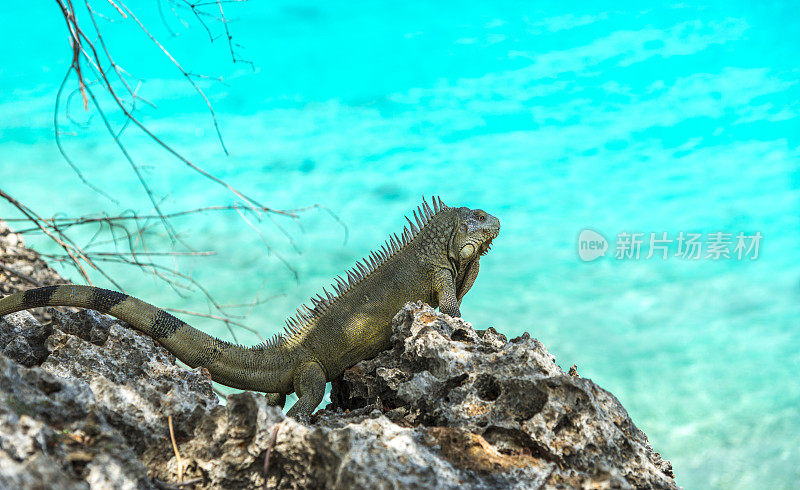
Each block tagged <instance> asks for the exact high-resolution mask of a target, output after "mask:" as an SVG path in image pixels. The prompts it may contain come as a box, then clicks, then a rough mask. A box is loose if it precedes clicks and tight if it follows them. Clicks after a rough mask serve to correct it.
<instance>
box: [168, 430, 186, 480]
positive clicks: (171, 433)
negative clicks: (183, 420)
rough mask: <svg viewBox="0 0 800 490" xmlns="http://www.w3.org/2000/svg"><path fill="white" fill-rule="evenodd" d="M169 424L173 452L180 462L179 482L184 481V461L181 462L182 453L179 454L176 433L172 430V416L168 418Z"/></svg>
mask: <svg viewBox="0 0 800 490" xmlns="http://www.w3.org/2000/svg"><path fill="white" fill-rule="evenodd" d="M167 422H168V423H169V438H170V439H171V440H172V450H173V451H175V459H176V460H177V461H178V482H182V481H183V461H181V453H179V452H178V444H176V443H175V431H174V430H173V429H172V415H168V416H167Z"/></svg>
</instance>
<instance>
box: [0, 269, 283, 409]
mask: <svg viewBox="0 0 800 490" xmlns="http://www.w3.org/2000/svg"><path fill="white" fill-rule="evenodd" d="M40 306H76V307H79V308H90V309H92V310H97V311H99V312H101V313H107V314H109V315H111V316H113V317H116V318H119V319H120V320H122V321H124V322H127V323H128V324H130V325H131V326H132V327H133V328H135V329H136V330H138V331H140V332H142V333H144V334H147V335H148V336H150V337H152V338H153V339H155V340H156V341H158V343H159V344H161V345H162V346H164V348H166V349H167V350H168V351H170V352H171V353H172V354H173V355H174V356H175V357H177V358H178V359H180V360H181V361H183V362H184V363H186V364H187V365H189V366H190V367H193V368H194V367H197V366H202V367H205V368H207V369H208V370H209V372H210V373H211V379H213V380H214V381H217V382H219V383H222V384H224V385H227V386H231V387H233V388H239V389H244V390H255V391H263V392H278V393H286V392H291V380H290V377H291V375H290V373H291V364H292V363H291V362H290V361H291V358H292V357H293V356H291V355H290V352H289V351H288V350H287V349H285V348H282V346H277V347H273V348H271V349H263V348H247V347H243V346H240V345H235V344H231V343H229V342H225V341H223V340H220V339H217V338H216V337H212V336H211V335H208V334H205V333H203V332H201V331H200V330H197V329H196V328H194V327H192V326H190V325H189V324H187V323H186V322H184V321H182V320H180V319H178V318H176V317H174V316H172V315H170V314H169V313H167V312H166V311H164V310H162V309H160V308H156V307H155V306H153V305H151V304H149V303H146V302H144V301H142V300H139V299H136V298H134V297H133V296H128V295H127V294H124V293H120V292H117V291H110V290H108V289H101V288H96V287H92V286H76V285H63V286H46V287H42V288H36V289H29V290H27V291H22V292H19V293H15V294H12V295H10V296H7V297H5V298H2V299H0V317H2V316H3V315H7V314H9V313H13V312H16V311H21V310H27V309H28V308H35V307H40ZM287 385H288V386H287ZM287 389H288V391H287Z"/></svg>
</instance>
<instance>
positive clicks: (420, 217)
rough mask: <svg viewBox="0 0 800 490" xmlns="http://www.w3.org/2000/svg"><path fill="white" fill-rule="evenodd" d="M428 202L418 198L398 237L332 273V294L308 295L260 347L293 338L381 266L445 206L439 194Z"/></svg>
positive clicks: (392, 236) (274, 344)
mask: <svg viewBox="0 0 800 490" xmlns="http://www.w3.org/2000/svg"><path fill="white" fill-rule="evenodd" d="M431 202H432V205H429V204H428V202H427V201H426V200H425V198H424V197H423V198H422V204H420V205H419V206H418V207H417V209H416V210H414V211H413V212H412V214H413V216H414V221H411V219H409V218H408V216H406V221H408V226H405V227H403V231H402V232H401V233H400V235H399V236H398V235H397V234H396V233H395V234H392V235H389V239H388V240H386V242H385V243H384V244H383V245H382V246H381V248H380V250H373V251H372V252H370V253H369V255H368V256H367V257H365V258H363V259H361V260H360V261H356V265H355V266H354V267H353V268H352V269H350V270H348V271H347V272H346V274H345V275H346V277H344V278H343V277H340V276H336V279H335V282H334V283H333V284H331V287H332V288H333V293H330V292H328V290H327V289H325V288H322V292H323V293H324V295H323V294H317V295H316V296H314V297H312V298H311V305H312V306H311V307H308V306H306V305H301V306H300V308H298V309H297V314H295V315H294V316H292V317H289V318H288V319H287V320H286V327H284V330H285V332H284V333H283V334H282V335H275V336H274V337H272V338H271V339H269V340H267V341H266V342H265V343H264V344H263V347H266V348H269V347H274V346H276V345H279V344H282V343H284V342H291V341H292V340H293V338H295V337H298V336H299V335H300V334H302V333H303V332H304V331H305V330H306V329H307V328H308V327H309V326H310V325H311V323H312V321H313V320H314V319H315V318H316V317H317V316H318V315H319V314H321V313H322V312H324V311H325V310H327V309H328V308H330V306H331V305H332V304H333V303H335V302H336V300H337V299H339V298H340V297H341V296H342V295H344V294H345V293H346V292H347V291H349V290H350V288H352V287H353V286H355V285H356V284H357V283H358V282H359V281H361V280H362V279H364V278H365V277H367V276H368V275H370V274H371V273H372V272H373V271H375V270H376V269H378V268H379V267H380V266H381V265H383V264H384V263H385V262H386V261H387V260H389V258H390V257H392V256H393V255H394V254H396V253H397V252H399V251H400V250H402V248H403V247H405V246H406V245H407V244H408V243H409V242H411V240H413V239H414V238H415V237H416V236H417V235H418V234H419V233H420V231H422V228H424V227H425V225H426V224H427V223H428V222H429V221H430V220H431V219H432V218H433V217H434V216H435V215H436V214H438V213H439V212H440V211H442V210H445V209H447V206H446V205H445V204H444V203H443V202H442V199H441V198H440V197H439V196H433V197H432V198H431Z"/></svg>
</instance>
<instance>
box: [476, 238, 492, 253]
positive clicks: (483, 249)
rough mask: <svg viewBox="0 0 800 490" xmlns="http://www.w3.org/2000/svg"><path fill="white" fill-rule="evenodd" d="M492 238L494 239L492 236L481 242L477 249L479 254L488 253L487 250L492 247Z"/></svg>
mask: <svg viewBox="0 0 800 490" xmlns="http://www.w3.org/2000/svg"><path fill="white" fill-rule="evenodd" d="M492 240H494V237H492V238H490V239H488V240H486V241H485V242H483V243H481V246H480V249H479V250H478V252H479V253H480V255H486V254H487V253H489V250H491V249H492Z"/></svg>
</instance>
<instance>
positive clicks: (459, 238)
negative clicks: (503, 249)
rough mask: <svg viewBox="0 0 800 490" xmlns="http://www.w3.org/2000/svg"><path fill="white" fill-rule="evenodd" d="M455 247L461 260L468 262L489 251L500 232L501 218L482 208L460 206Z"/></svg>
mask: <svg viewBox="0 0 800 490" xmlns="http://www.w3.org/2000/svg"><path fill="white" fill-rule="evenodd" d="M457 211H458V212H457V219H458V226H457V227H456V230H455V236H454V237H453V247H454V249H455V250H453V251H454V252H456V254H457V255H458V258H459V262H461V263H462V264H463V263H466V262H469V261H471V260H473V259H475V258H477V257H479V256H481V255H484V254H485V253H487V252H488V251H489V249H490V248H491V246H492V240H494V238H495V237H496V236H497V235H498V233H500V220H498V219H497V218H495V217H494V216H492V215H491V214H489V213H487V212H486V211H484V210H482V209H469V208H458V210H457Z"/></svg>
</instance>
